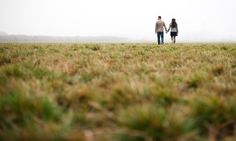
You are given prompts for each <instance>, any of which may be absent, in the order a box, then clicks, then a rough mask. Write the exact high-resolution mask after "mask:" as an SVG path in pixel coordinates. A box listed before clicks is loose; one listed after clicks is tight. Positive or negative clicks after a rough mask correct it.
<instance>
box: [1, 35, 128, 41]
mask: <svg viewBox="0 0 236 141" xmlns="http://www.w3.org/2000/svg"><path fill="white" fill-rule="evenodd" d="M127 41H128V38H124V37H115V36H114V37H113V36H70V37H67V36H27V35H0V42H127Z"/></svg>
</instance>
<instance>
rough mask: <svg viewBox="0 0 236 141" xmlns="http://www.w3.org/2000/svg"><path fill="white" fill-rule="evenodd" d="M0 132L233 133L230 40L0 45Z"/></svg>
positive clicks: (152, 136)
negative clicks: (189, 42) (180, 42)
mask: <svg viewBox="0 0 236 141" xmlns="http://www.w3.org/2000/svg"><path fill="white" fill-rule="evenodd" d="M0 140H7V141H11V140H78V141H218V140H219V141H221V140H222V141H235V140H236V44H223V43H222V44H177V45H171V44H166V45H163V46H157V45H156V44H135V43H133V44H131V43H130V44H125V43H120V44H118V43H117V44H66V43H65V44H59V43H58V44H30V43H28V44H23V43H22V44H20V43H8V44H3V43H2V44H0Z"/></svg>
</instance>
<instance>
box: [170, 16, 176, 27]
mask: <svg viewBox="0 0 236 141" xmlns="http://www.w3.org/2000/svg"><path fill="white" fill-rule="evenodd" d="M171 27H172V28H175V27H177V23H176V20H175V19H174V18H173V19H172V20H171Z"/></svg>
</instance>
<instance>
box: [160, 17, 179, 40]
mask: <svg viewBox="0 0 236 141" xmlns="http://www.w3.org/2000/svg"><path fill="white" fill-rule="evenodd" d="M164 28H165V31H166V33H168V32H169V31H170V36H171V41H172V43H173V44H175V42H176V36H178V25H177V23H176V20H175V19H172V20H171V23H170V26H169V28H168V30H167V28H166V25H165V22H164V21H162V19H161V16H158V20H157V22H156V27H155V33H156V34H157V42H158V44H164Z"/></svg>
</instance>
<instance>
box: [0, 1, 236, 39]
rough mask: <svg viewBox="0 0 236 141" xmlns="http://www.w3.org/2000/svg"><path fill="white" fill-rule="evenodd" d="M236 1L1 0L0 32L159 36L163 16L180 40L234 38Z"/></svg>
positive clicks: (137, 37)
mask: <svg viewBox="0 0 236 141" xmlns="http://www.w3.org/2000/svg"><path fill="white" fill-rule="evenodd" d="M235 6H236V0H0V31H4V32H7V33H8V34H26V35H56V36H75V35H80V36H122V37H128V38H129V39H144V40H153V41H155V40H156V36H155V34H154V26H155V22H156V19H157V16H158V15H161V16H162V18H163V20H164V21H165V22H166V24H167V25H169V23H170V21H171V18H176V20H177V23H178V26H179V31H180V32H179V36H178V39H179V40H181V41H214V40H215V41H236V27H235V26H236V15H235V13H236V10H235ZM165 38H166V39H167V41H168V40H170V39H169V38H170V37H169V34H168V35H166V36H165Z"/></svg>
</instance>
